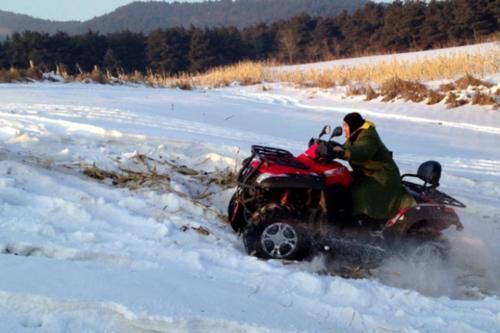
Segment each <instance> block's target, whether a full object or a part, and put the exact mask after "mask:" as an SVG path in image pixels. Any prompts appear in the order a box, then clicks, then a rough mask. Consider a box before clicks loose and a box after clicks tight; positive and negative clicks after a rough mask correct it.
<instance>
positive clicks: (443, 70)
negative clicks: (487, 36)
mask: <svg viewBox="0 0 500 333" xmlns="http://www.w3.org/2000/svg"><path fill="white" fill-rule="evenodd" d="M498 72H500V50H498V49H497V50H491V51H490V52H485V53H480V54H475V55H468V54H456V55H448V56H438V57H432V58H428V59H424V60H416V61H412V62H408V61H399V60H396V59H394V60H392V61H388V62H382V63H377V64H367V65H359V66H353V67H336V68H331V69H323V70H313V69H311V70H301V71H299V70H297V71H283V70H280V69H273V70H272V71H271V73H270V75H267V76H266V79H267V80H268V81H285V82H292V83H295V84H298V85H301V84H302V83H303V82H315V83H316V86H319V85H320V82H321V84H322V85H325V84H324V83H323V82H325V80H327V82H331V84H332V86H333V85H335V84H336V85H344V84H345V83H349V82H364V83H376V84H382V83H383V82H386V81H388V80H391V79H392V78H395V77H397V78H400V79H401V80H405V81H430V80H442V79H451V78H455V77H458V76H463V75H465V74H470V75H476V76H480V77H482V76H485V75H486V74H492V73H498ZM332 78H334V81H333V80H332ZM328 80H330V81H328Z"/></svg>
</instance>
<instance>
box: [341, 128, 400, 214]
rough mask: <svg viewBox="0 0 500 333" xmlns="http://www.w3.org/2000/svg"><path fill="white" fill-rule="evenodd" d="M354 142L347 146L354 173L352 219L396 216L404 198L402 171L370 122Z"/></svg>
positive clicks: (346, 143)
mask: <svg viewBox="0 0 500 333" xmlns="http://www.w3.org/2000/svg"><path fill="white" fill-rule="evenodd" d="M358 131H359V133H354V134H355V135H356V134H357V138H356V139H355V140H354V142H352V141H351V139H348V140H347V141H346V142H345V144H344V150H345V153H344V158H345V159H346V160H347V161H348V162H349V164H350V165H351V168H352V170H353V178H354V181H353V184H352V191H351V193H352V215H353V216H357V215H367V216H369V217H372V218H376V219H385V218H389V217H391V216H393V215H394V214H395V213H396V212H397V210H398V209H399V206H400V203H401V200H402V198H403V196H404V193H405V192H404V188H403V186H402V184H401V178H400V174H399V169H398V167H397V165H396V163H395V162H394V160H393V159H392V152H391V151H389V150H388V149H387V148H386V147H385V145H384V144H383V142H382V140H381V139H380V137H379V135H378V133H377V131H376V129H375V125H374V124H373V123H371V122H369V121H366V122H365V124H364V125H363V126H362V127H361V128H360V129H359V130H358Z"/></svg>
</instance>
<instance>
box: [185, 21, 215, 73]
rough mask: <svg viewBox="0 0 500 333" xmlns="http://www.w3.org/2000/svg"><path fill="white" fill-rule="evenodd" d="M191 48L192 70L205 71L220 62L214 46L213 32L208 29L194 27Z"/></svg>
mask: <svg viewBox="0 0 500 333" xmlns="http://www.w3.org/2000/svg"><path fill="white" fill-rule="evenodd" d="M191 31H192V34H191V43H190V49H189V60H190V63H191V66H190V71H192V72H203V71H205V70H207V69H209V68H211V67H214V66H217V65H219V64H220V61H219V57H218V56H217V50H215V48H214V40H213V36H212V32H211V31H210V30H208V29H204V30H202V29H197V28H193V29H192V30H191Z"/></svg>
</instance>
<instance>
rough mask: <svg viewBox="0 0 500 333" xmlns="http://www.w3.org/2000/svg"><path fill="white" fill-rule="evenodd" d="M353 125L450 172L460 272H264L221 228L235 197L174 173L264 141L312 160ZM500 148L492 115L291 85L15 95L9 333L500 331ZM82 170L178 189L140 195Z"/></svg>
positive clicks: (4, 134) (44, 87)
mask: <svg viewBox="0 0 500 333" xmlns="http://www.w3.org/2000/svg"><path fill="white" fill-rule="evenodd" d="M352 111H359V112H361V113H362V114H363V115H365V116H366V118H368V119H370V120H372V121H374V122H375V123H376V124H377V125H378V128H379V132H380V133H381V135H382V137H383V138H384V141H385V142H386V144H387V145H388V146H389V147H390V148H391V149H392V150H393V151H394V154H395V157H396V160H397V162H398V164H399V165H400V167H401V169H402V171H403V172H414V171H415V170H416V169H417V167H418V165H419V164H420V163H421V162H423V161H425V160H430V159H435V160H439V161H440V162H441V163H442V165H443V168H444V171H443V178H442V182H441V183H442V189H443V190H444V191H445V192H447V193H449V194H451V195H453V196H455V197H457V198H458V199H459V200H462V201H464V202H465V203H466V204H467V206H468V207H467V209H464V210H461V211H460V212H459V214H460V216H461V218H462V220H463V222H464V225H465V230H464V231H463V232H458V231H455V230H450V232H449V234H448V237H449V239H450V241H451V244H452V254H451V260H450V264H449V267H435V266H433V265H432V263H421V264H417V265H415V266H412V265H414V264H410V263H402V262H396V261H393V262H389V263H388V264H387V265H385V266H384V267H381V268H380V269H379V270H378V271H376V272H374V275H373V277H371V278H368V279H359V280H352V279H343V278H340V277H336V276H329V275H325V274H321V273H320V272H322V271H324V268H325V267H324V262H323V261H322V258H316V259H315V260H313V261H312V262H310V263H300V264H283V263H281V262H278V261H267V262H266V261H261V260H258V259H256V258H254V257H250V256H247V255H246V253H245V250H244V248H243V246H242V242H241V240H240V239H239V238H238V237H237V236H236V235H234V234H233V232H232V231H231V229H230V227H229V226H228V225H226V224H225V223H224V221H223V220H221V219H220V218H219V216H218V215H217V212H221V213H223V212H224V211H225V208H226V204H227V200H228V198H229V196H230V195H231V189H224V188H223V187H219V186H218V185H215V184H209V183H208V182H206V181H203V180H200V179H197V178H195V177H193V176H190V175H183V174H179V173H177V172H176V171H175V170H174V169H173V168H172V167H171V166H172V164H174V165H186V166H188V167H190V168H192V169H195V170H203V171H207V172H211V171H214V170H224V169H228V168H229V169H231V170H234V169H235V168H236V167H237V163H238V162H239V161H240V160H241V159H242V158H244V157H246V155H248V153H249V149H250V145H251V144H265V145H274V146H279V147H282V148H286V149H290V150H291V151H292V152H294V153H298V152H301V151H302V150H303V149H304V147H305V146H306V143H307V142H308V140H309V138H310V137H311V136H314V135H316V134H317V132H319V130H320V128H321V127H322V126H323V125H324V124H331V125H333V126H336V125H338V124H340V123H341V119H342V118H343V116H344V114H345V113H347V112H352ZM499 142H500V113H499V112H495V111H490V110H488V109H487V108H481V107H472V106H465V107H461V108H459V109H453V110H447V109H446V108H445V107H444V106H441V105H438V106H432V107H429V106H424V105H420V104H407V103H391V104H385V103H379V102H369V103H366V102H361V101H356V100H354V99H350V100H344V99H341V98H339V97H338V96H332V95H329V94H325V93H322V92H320V91H311V90H309V91H305V90H302V91H300V90H292V89H291V88H286V87H281V86H279V85H275V86H272V89H271V90H268V91H265V92H264V91H261V90H260V89H258V88H257V87H245V88H242V87H231V88H225V89H219V90H207V91H204V90H195V91H188V92H186V91H180V90H169V89H151V88H144V87H128V86H100V85H80V84H59V83H52V84H48V83H37V84H15V85H0V253H1V254H0V267H2V268H1V270H2V271H1V276H0V331H1V332H11V333H14V332H50V333H54V332H61V333H62V332H65V333H66V332H453V333H455V332H500V299H499V295H500V259H499V256H498V253H500V242H499V240H500V147H499ZM141 156H146V157H147V161H148V162H147V163H144V159H143V158H140V157H141ZM82 164H83V165H93V164H95V166H97V167H99V168H101V169H106V170H109V171H118V170H119V169H127V170H137V171H141V170H143V171H144V170H147V168H148V167H149V168H150V170H155V171H156V172H158V173H160V174H168V175H169V176H170V178H171V179H170V182H169V183H168V184H164V185H165V186H164V187H162V186H158V187H154V188H149V187H143V188H139V189H137V190H133V191H132V190H128V189H126V188H119V187H115V186H113V185H111V184H109V183H106V182H98V181H96V180H94V179H91V178H89V177H86V176H84V175H83V174H82V173H81V165H82ZM195 197H203V198H204V199H203V200H204V202H205V203H206V204H209V205H210V207H209V209H207V208H205V207H204V206H201V205H199V204H196V203H195V202H193V201H192V200H191V199H190V198H195Z"/></svg>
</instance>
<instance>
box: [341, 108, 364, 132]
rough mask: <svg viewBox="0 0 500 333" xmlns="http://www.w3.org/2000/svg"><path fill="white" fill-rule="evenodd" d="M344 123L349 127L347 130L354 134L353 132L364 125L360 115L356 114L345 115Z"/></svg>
mask: <svg viewBox="0 0 500 333" xmlns="http://www.w3.org/2000/svg"><path fill="white" fill-rule="evenodd" d="M344 121H345V122H346V124H347V125H348V126H349V130H350V131H351V133H354V131H356V130H357V129H359V128H360V127H361V126H363V124H364V123H365V120H364V119H363V117H361V115H360V114H359V113H357V112H352V113H349V114H347V115H346V116H345V117H344Z"/></svg>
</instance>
